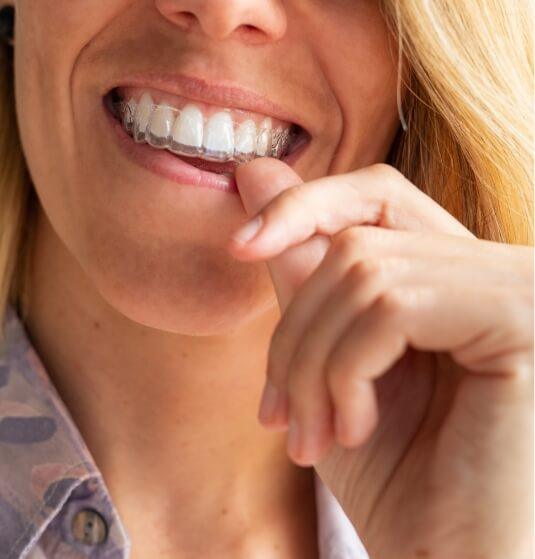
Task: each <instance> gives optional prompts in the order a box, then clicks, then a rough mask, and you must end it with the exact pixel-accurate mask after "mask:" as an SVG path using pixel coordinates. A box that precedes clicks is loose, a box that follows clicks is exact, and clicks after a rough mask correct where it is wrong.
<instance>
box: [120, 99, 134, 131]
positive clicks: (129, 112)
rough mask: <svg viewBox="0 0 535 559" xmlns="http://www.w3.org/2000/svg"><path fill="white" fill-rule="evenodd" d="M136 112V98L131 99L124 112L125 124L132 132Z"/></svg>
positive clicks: (127, 129)
mask: <svg viewBox="0 0 535 559" xmlns="http://www.w3.org/2000/svg"><path fill="white" fill-rule="evenodd" d="M135 112H136V102H135V101H134V99H130V101H128V103H127V104H126V107H125V111H124V114H123V126H124V127H125V129H126V131H127V132H131V131H132V128H133V127H134V114H135Z"/></svg>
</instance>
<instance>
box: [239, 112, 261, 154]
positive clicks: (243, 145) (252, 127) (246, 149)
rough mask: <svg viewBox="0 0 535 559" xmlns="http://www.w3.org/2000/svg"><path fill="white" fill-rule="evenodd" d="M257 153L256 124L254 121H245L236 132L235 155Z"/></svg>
mask: <svg viewBox="0 0 535 559" xmlns="http://www.w3.org/2000/svg"><path fill="white" fill-rule="evenodd" d="M255 151H256V124H255V123H254V121H253V120H251V119H247V120H244V121H243V122H242V123H241V124H240V126H239V128H238V130H237V131H236V139H235V142H234V154H235V155H236V156H238V157H239V156H242V155H252V154H254V153H255Z"/></svg>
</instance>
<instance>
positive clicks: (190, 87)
mask: <svg viewBox="0 0 535 559" xmlns="http://www.w3.org/2000/svg"><path fill="white" fill-rule="evenodd" d="M128 86H131V87H146V88H153V89H161V90H162V91H164V92H167V93H170V94H172V95H180V96H182V97H188V98H190V99H191V100H193V101H200V102H204V103H211V104H213V105H219V106H223V107H228V108H229V109H241V110H244V111H251V112H256V113H260V114H265V115H266V116H272V117H274V118H276V119H279V120H283V121H287V122H292V123H294V124H297V125H299V126H300V127H301V128H303V129H304V130H305V131H306V132H307V133H308V129H307V127H306V126H305V125H304V124H303V123H302V122H301V121H300V117H299V115H297V114H295V113H293V112H290V111H288V110H287V109H285V108H284V107H282V106H281V105H280V104H278V103H276V102H274V101H272V100H270V99H268V98H267V97H265V96H264V95H260V94H259V93H256V92H255V91H253V90H251V89H246V88H244V87H242V86H238V85H237V84H235V83H233V82H230V81H223V80H220V81H218V82H209V81H207V80H206V79H204V78H200V77H195V76H188V75H186V74H181V73H161V72H146V73H138V74H129V75H126V76H123V77H121V78H120V79H117V80H116V82H115V83H113V84H112V85H110V86H108V88H107V89H106V90H105V91H102V92H101V94H102V96H105V95H106V94H108V93H109V92H110V91H111V90H112V89H114V88H116V87H128Z"/></svg>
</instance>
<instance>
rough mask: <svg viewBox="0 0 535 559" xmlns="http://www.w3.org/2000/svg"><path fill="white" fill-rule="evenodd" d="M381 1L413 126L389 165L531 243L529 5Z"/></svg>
mask: <svg viewBox="0 0 535 559" xmlns="http://www.w3.org/2000/svg"><path fill="white" fill-rule="evenodd" d="M381 7H382V10H383V13H384V15H385V18H386V20H387V22H388V24H389V26H390V27H391V30H392V31H393V34H394V36H395V37H396V38H397V39H398V41H399V45H400V46H401V49H400V54H401V55H402V57H401V56H400V60H401V58H403V60H406V61H407V63H408V66H409V67H410V72H408V74H407V75H408V78H407V79H406V80H405V78H403V80H404V85H405V86H406V87H407V95H406V96H405V99H404V103H403V106H402V107H401V108H402V110H403V113H402V114H403V117H404V119H405V120H406V122H407V124H408V128H407V130H406V131H403V130H402V129H401V128H400V131H399V132H398V134H397V136H396V138H395V140H394V142H393V145H392V149H391V151H390V154H389V158H388V162H389V163H391V164H392V165H393V166H395V167H396V168H398V169H399V170H400V171H401V172H402V173H403V174H404V175H405V176H406V177H407V178H408V179H409V180H411V181H412V182H413V183H414V184H416V185H417V186H418V187H419V188H420V189H421V190H422V191H424V192H425V193H426V194H428V195H429V196H430V197H431V198H433V199H434V200H436V201H437V202H438V203H439V204H440V205H441V206H442V207H443V208H445V209H446V210H447V211H448V212H449V213H451V214H452V215H453V216H454V217H455V218H456V219H458V220H459V221H460V222H461V223H463V225H465V226H466V227H467V228H468V229H470V230H471V231H472V233H474V234H475V235H476V236H477V237H479V238H481V239H487V240H493V241H498V242H505V243H513V244H526V245H532V244H533V215H532V214H533V184H532V171H533V162H532V127H533V126H532V125H533V122H532V119H533V112H532V105H531V103H532V97H533V79H532V78H533V76H532V63H533V60H532V45H531V36H532V19H531V10H530V8H529V2H528V1H523V0H514V2H510V1H508V0H502V1H500V0H470V1H469V2H466V1H465V0H457V1H455V0H382V2H381ZM8 48H9V47H7V46H6V47H5V48H4V49H3V50H1V52H0V76H1V83H0V122H2V123H3V126H2V127H1V130H0V316H4V313H5V309H6V306H7V304H8V303H11V304H13V305H14V306H15V307H16V309H17V310H18V312H19V314H20V315H21V316H22V317H23V318H25V316H26V313H27V309H28V304H29V298H28V291H29V290H28V286H29V281H28V278H29V263H30V258H29V254H30V251H31V247H32V237H33V229H34V220H35V214H36V207H37V198H36V195H35V191H34V189H33V187H32V185H31V181H30V178H29V174H28V171H27V168H26V165H25V161H24V156H23V153H22V150H21V145H20V140H19V138H18V135H17V125H16V115H15V104H14V93H13V75H12V70H13V69H12V67H11V62H10V57H9V54H8V52H7V49H8ZM15 48H16V47H15ZM400 76H401V72H400Z"/></svg>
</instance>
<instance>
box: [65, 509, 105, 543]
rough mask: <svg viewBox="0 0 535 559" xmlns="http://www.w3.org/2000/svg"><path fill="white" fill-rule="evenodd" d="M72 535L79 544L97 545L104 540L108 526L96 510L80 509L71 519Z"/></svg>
mask: <svg viewBox="0 0 535 559" xmlns="http://www.w3.org/2000/svg"><path fill="white" fill-rule="evenodd" d="M72 533H73V535H74V537H75V539H76V540H78V541H79V542H81V543H84V544H87V545H97V544H100V543H102V542H103V541H105V540H106V537H107V535H108V526H107V524H106V521H105V520H104V518H103V517H102V515H101V514H100V513H98V512H97V511H96V510H94V509H82V510H79V511H78V512H77V513H76V514H75V515H74V517H73V519H72Z"/></svg>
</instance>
